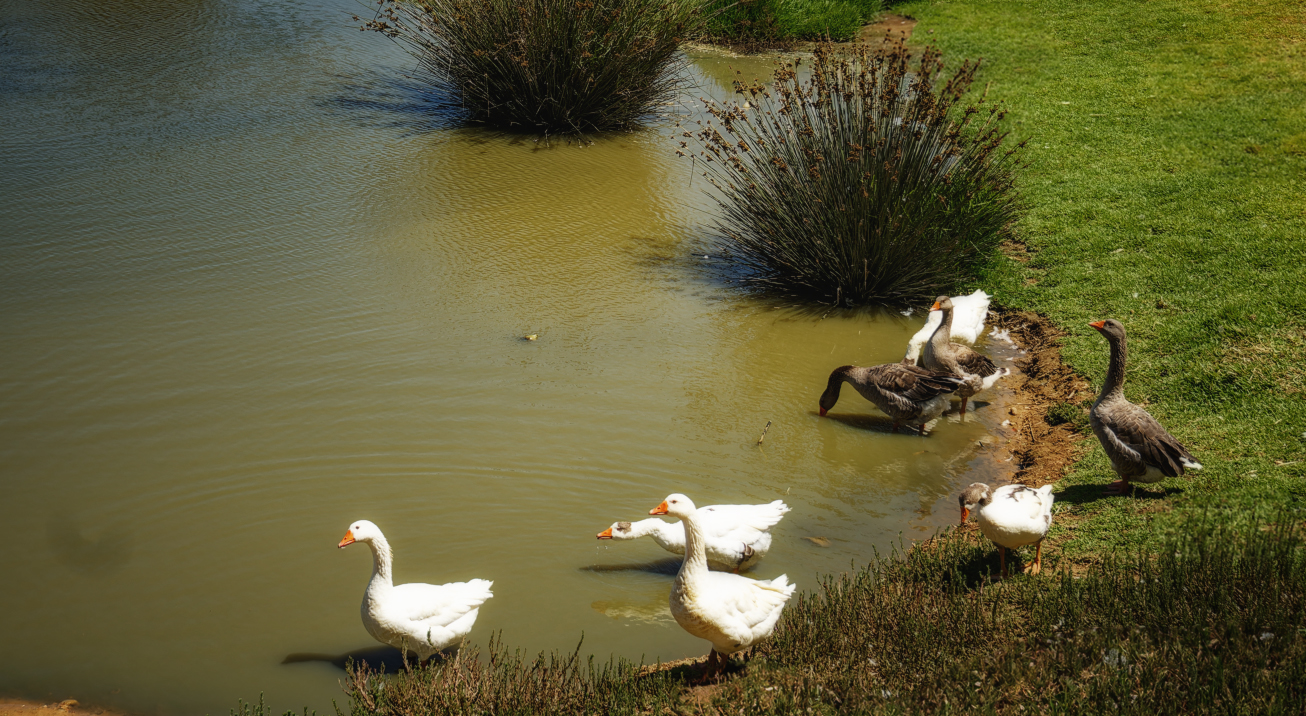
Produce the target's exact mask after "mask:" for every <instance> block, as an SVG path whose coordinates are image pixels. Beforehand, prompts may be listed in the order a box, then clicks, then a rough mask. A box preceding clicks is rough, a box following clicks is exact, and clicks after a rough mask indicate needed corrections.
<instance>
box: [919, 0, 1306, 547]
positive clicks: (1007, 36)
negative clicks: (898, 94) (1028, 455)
mask: <svg viewBox="0 0 1306 716" xmlns="http://www.w3.org/2000/svg"><path fill="white" fill-rule="evenodd" d="M893 11H894V12H897V13H901V14H906V15H911V16H913V17H915V18H917V19H919V21H920V24H919V25H918V26H917V28H916V34H915V36H914V38H913V40H914V41H917V42H920V41H936V42H937V43H938V44H939V46H940V47H941V48H942V49H943V50H944V53H945V57H950V58H953V61H960V59H962V58H978V57H982V58H984V69H983V70H982V72H981V75H980V81H979V82H978V83H977V84H978V85H983V84H985V83H991V86H990V88H989V97H990V98H995V97H996V98H997V99H999V100H1000V101H1002V102H1004V103H1005V104H1006V105H1007V106H1008V107H1009V109H1010V115H1009V125H1010V128H1011V130H1012V132H1013V134H1014V136H1015V137H1016V138H1019V139H1025V138H1028V139H1029V140H1030V149H1029V151H1028V153H1027V156H1026V158H1027V160H1028V161H1029V162H1030V166H1029V168H1028V170H1027V171H1026V173H1025V179H1024V181H1023V184H1022V186H1023V190H1024V193H1025V196H1026V199H1027V202H1028V214H1027V217H1026V218H1025V219H1024V220H1023V221H1022V223H1021V226H1020V235H1021V237H1022V238H1023V241H1024V242H1025V243H1026V244H1027V245H1028V248H1029V252H1030V254H1031V255H1030V257H1029V260H1028V263H1019V262H1016V261H1011V260H1006V259H1004V260H1001V261H1000V262H999V263H998V264H997V265H996V266H995V267H994V268H993V270H992V271H991V274H990V277H989V278H988V280H987V281H986V282H985V283H984V284H983V285H984V287H985V288H986V289H989V290H990V291H991V292H993V293H995V294H996V300H997V301H998V302H999V303H1000V304H1001V305H1002V306H1005V307H1009V308H1014V309H1019V310H1034V311H1038V312H1039V313H1042V314H1044V315H1045V316H1047V317H1048V318H1050V319H1051V320H1052V321H1053V322H1054V323H1055V324H1057V325H1058V326H1060V327H1062V328H1063V329H1065V330H1066V331H1068V332H1069V334H1070V335H1069V337H1068V338H1067V339H1066V340H1065V342H1064V350H1063V356H1064V358H1065V360H1066V361H1067V362H1068V363H1069V364H1070V365H1071V366H1072V367H1073V368H1075V369H1076V370H1078V371H1080V372H1081V373H1082V374H1084V375H1085V376H1087V377H1088V378H1089V380H1090V382H1091V383H1092V384H1093V386H1094V387H1093V390H1094V392H1096V390H1097V388H1098V387H1099V386H1100V384H1101V380H1102V377H1103V376H1104V375H1105V373H1106V363H1107V356H1108V353H1107V344H1106V341H1105V340H1104V339H1103V338H1101V337H1100V336H1099V335H1098V334H1097V333H1096V331H1094V330H1093V329H1091V328H1089V327H1088V325H1087V324H1088V322H1089V321H1092V320H1096V319H1100V318H1116V319H1118V320H1120V321H1121V322H1123V323H1124V324H1125V327H1126V329H1127V330H1128V331H1129V349H1130V354H1129V358H1130V366H1129V367H1130V371H1129V374H1128V379H1127V382H1126V384H1125V392H1126V395H1127V397H1129V398H1130V399H1131V400H1133V401H1134V402H1137V403H1140V404H1143V405H1145V406H1146V407H1147V408H1148V409H1149V410H1150V411H1151V412H1152V414H1153V415H1155V416H1156V417H1157V418H1158V419H1159V420H1160V421H1161V422H1162V423H1163V424H1164V425H1165V426H1166V427H1167V428H1168V429H1169V430H1170V431H1171V432H1172V433H1174V435H1175V436H1176V437H1178V438H1179V439H1180V441H1181V442H1183V443H1185V444H1186V445H1187V446H1188V447H1189V448H1190V449H1191V450H1192V452H1193V453H1194V454H1195V455H1196V456H1197V457H1198V459H1199V460H1200V461H1201V462H1202V463H1203V464H1204V465H1205V468H1206V469H1204V470H1203V471H1201V472H1199V473H1193V479H1186V478H1175V479H1169V480H1166V481H1165V482H1163V483H1160V484H1159V485H1156V486H1152V487H1150V488H1149V487H1147V486H1144V487H1140V488H1139V494H1140V495H1143V494H1146V497H1145V498H1143V499H1130V498H1128V497H1112V498H1104V497H1102V496H1101V490H1100V488H1101V487H1104V486H1105V485H1106V484H1107V483H1109V482H1110V481H1112V480H1114V479H1115V477H1114V474H1113V473H1112V472H1111V468H1110V464H1109V462H1108V461H1107V459H1106V457H1105V455H1104V454H1103V453H1102V450H1101V448H1100V447H1099V446H1098V445H1097V441H1096V439H1093V438H1090V442H1088V443H1086V445H1087V446H1089V447H1090V448H1091V449H1090V450H1089V451H1088V453H1087V455H1086V456H1085V458H1084V459H1083V460H1081V461H1080V462H1079V463H1078V464H1077V465H1075V467H1074V468H1073V469H1072V470H1071V471H1070V473H1069V474H1068V475H1067V476H1066V478H1065V480H1063V481H1062V483H1061V485H1059V486H1058V487H1057V490H1058V499H1059V500H1060V503H1059V506H1058V508H1057V512H1056V515H1057V517H1058V518H1059V523H1058V524H1054V530H1055V531H1054V537H1055V538H1056V539H1057V540H1058V541H1060V542H1061V543H1062V544H1061V547H1062V551H1063V553H1064V554H1065V555H1066V556H1069V557H1072V558H1081V557H1089V556H1092V555H1097V554H1101V552H1102V551H1103V550H1104V549H1110V548H1119V547H1130V546H1138V545H1140V544H1143V543H1146V542H1149V541H1151V540H1154V539H1156V537H1157V536H1158V535H1160V534H1163V533H1164V532H1165V531H1167V530H1169V529H1172V528H1173V527H1174V525H1176V524H1178V520H1180V519H1182V518H1183V516H1184V513H1190V512H1192V511H1195V510H1204V509H1215V510H1222V511H1224V512H1222V514H1223V518H1224V519H1230V520H1239V519H1246V518H1248V517H1249V516H1250V515H1251V514H1253V513H1254V512H1257V511H1259V512H1260V513H1261V514H1265V513H1267V512H1270V511H1274V510H1278V509H1282V508H1285V507H1286V508H1290V509H1301V508H1303V507H1306V5H1303V4H1302V3H1300V2H1296V1H1295V0H1251V1H1250V2H1240V3H1227V4H1217V3H1215V2H1202V1H1200V0H1155V1H1152V2H1139V1H1138V0H1096V1H1089V2H1078V3H1065V2H1055V1H1044V0H1025V1H1020V0H1002V1H1001V2H998V1H996V0H967V1H966V2H948V1H943V0H939V1H920V2H908V3H902V4H899V5H896V6H894V8H893ZM1082 397H1084V398H1085V405H1087V404H1088V403H1091V400H1092V398H1091V397H1087V396H1082ZM1163 491H1164V492H1163Z"/></svg>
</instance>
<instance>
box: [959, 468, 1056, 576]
mask: <svg viewBox="0 0 1306 716" xmlns="http://www.w3.org/2000/svg"><path fill="white" fill-rule="evenodd" d="M1053 499H1055V498H1054V497H1053V496H1052V486H1051V485H1044V486H1043V487H1040V488H1038V489H1037V490H1035V489H1033V488H1031V487H1025V486H1024V485H1003V486H1002V487H999V488H998V489H996V490H992V491H990V490H989V486H988V485H985V484H984V483H982V482H973V483H971V484H970V486H969V487H967V488H966V491H965V492H963V493H961V494H960V495H958V496H957V502H958V503H959V504H960V505H961V524H963V525H964V524H966V518H967V517H969V516H970V513H971V510H974V511H975V521H976V522H978V523H979V528H980V532H983V533H984V536H985V537H988V538H989V539H990V540H992V541H993V543H994V544H996V545H997V546H998V555H999V557H998V558H999V559H1000V560H1001V563H1002V576H1004V577H1005V576H1007V550H1009V549H1015V548H1017V547H1024V546H1025V545H1027V544H1034V545H1038V546H1037V547H1036V548H1035V552H1034V566H1033V567H1031V568H1030V570H1029V573H1030V574H1038V573H1039V571H1040V570H1041V569H1042V568H1043V538H1044V537H1047V536H1048V528H1050V527H1051V526H1052V500H1053Z"/></svg>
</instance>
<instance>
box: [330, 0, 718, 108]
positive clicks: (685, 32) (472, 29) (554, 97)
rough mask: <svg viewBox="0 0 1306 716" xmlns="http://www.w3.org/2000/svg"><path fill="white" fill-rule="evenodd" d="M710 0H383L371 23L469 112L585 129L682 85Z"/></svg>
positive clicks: (666, 96) (669, 95) (650, 104)
mask: <svg viewBox="0 0 1306 716" xmlns="http://www.w3.org/2000/svg"><path fill="white" fill-rule="evenodd" d="M701 4H702V3H701V2H700V0H380V1H379V3H378V5H379V8H380V9H379V11H378V14H377V16H376V17H375V18H374V19H372V20H369V21H366V22H365V23H364V28H366V29H371V30H375V31H377V32H381V33H382V34H384V35H385V36H387V37H389V38H391V39H393V40H395V41H396V42H398V43H400V44H401V45H402V46H404V48H405V49H406V50H408V52H409V53H410V54H412V55H413V56H414V57H415V58H416V60H417V63H418V69H419V72H420V74H421V75H422V76H423V78H424V79H426V80H427V81H429V82H431V83H432V84H434V85H436V86H437V87H439V88H442V89H443V90H444V91H445V92H446V93H447V94H448V96H449V103H450V104H451V105H453V106H456V107H458V108H461V109H462V110H463V111H465V112H466V113H467V115H468V117H469V118H470V119H471V120H472V121H475V122H481V123H484V124H488V125H490V126H493V127H497V128H500V129H512V130H521V131H531V132H543V133H563V134H576V133H584V132H598V131H606V130H625V129H631V128H633V127H636V126H638V125H639V124H640V123H641V122H642V121H643V120H644V119H645V118H647V117H648V116H649V115H650V114H651V113H652V112H654V111H655V110H656V109H657V108H659V107H660V106H662V105H663V104H664V103H666V102H669V101H670V100H672V99H673V98H674V97H675V94H676V90H677V89H678V88H679V86H680V83H681V82H682V73H681V69H682V67H683V63H684V59H683V55H680V54H678V52H677V49H678V48H679V46H680V43H681V42H682V41H683V40H686V39H689V38H692V37H696V36H698V35H700V34H701V33H702V27H703V23H704V16H703V13H702V12H701V10H700V6H701ZM356 19H357V18H356Z"/></svg>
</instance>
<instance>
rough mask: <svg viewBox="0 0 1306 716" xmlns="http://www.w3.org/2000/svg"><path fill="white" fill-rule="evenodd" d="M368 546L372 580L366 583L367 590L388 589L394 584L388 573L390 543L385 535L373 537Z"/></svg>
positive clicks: (390, 558)
mask: <svg viewBox="0 0 1306 716" xmlns="http://www.w3.org/2000/svg"><path fill="white" fill-rule="evenodd" d="M368 546H369V547H371V548H372V581H371V582H370V583H369V584H368V585H367V590H368V591H369V592H370V591H372V590H373V589H383V590H384V589H390V588H391V587H392V586H394V580H393V578H392V577H391V574H390V564H391V560H392V557H391V554H390V543H389V542H387V541H386V540H385V537H373V538H372V540H371V541H370V542H368Z"/></svg>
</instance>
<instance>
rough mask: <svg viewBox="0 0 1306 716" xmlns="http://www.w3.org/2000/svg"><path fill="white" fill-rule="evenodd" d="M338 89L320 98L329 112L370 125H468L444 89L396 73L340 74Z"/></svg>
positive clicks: (420, 128)
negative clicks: (332, 93) (330, 94)
mask: <svg viewBox="0 0 1306 716" xmlns="http://www.w3.org/2000/svg"><path fill="white" fill-rule="evenodd" d="M337 79H338V80H339V83H340V84H339V89H338V91H337V92H336V93H335V94H334V95H332V96H329V97H325V98H323V99H322V100H321V104H322V105H323V106H324V107H326V108H327V109H328V110H329V111H331V112H333V113H335V114H338V115H340V116H343V117H346V118H347V119H349V120H350V121H353V122H355V123H356V124H358V125H361V126H363V127H369V128H386V129H399V130H402V131H403V132H404V133H405V134H419V133H422V132H433V131H440V130H446V129H455V128H458V127H465V126H467V125H468V119H469V115H468V113H467V112H466V111H464V110H463V109H462V108H461V107H459V106H458V104H457V101H456V98H455V97H453V96H452V95H451V94H450V93H449V92H448V91H446V90H445V89H444V88H441V87H437V86H434V85H432V84H430V83H428V82H423V81H422V80H420V79H417V78H415V77H408V76H404V75H399V74H397V73H396V72H394V71H392V72H377V71H365V72H364V73H363V74H361V75H357V76H345V75H340V76H338V77H337Z"/></svg>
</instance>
